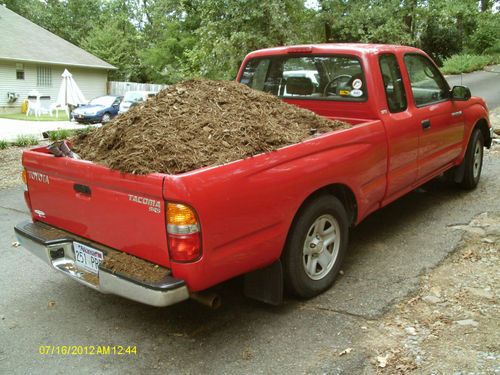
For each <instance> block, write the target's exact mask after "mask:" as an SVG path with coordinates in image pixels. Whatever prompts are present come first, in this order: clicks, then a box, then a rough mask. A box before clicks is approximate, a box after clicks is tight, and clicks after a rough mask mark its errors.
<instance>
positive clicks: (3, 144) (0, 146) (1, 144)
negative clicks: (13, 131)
mask: <svg viewBox="0 0 500 375" xmlns="http://www.w3.org/2000/svg"><path fill="white" fill-rule="evenodd" d="M7 147H9V142H7V141H4V140H3V139H0V150H5V149H6V148H7Z"/></svg>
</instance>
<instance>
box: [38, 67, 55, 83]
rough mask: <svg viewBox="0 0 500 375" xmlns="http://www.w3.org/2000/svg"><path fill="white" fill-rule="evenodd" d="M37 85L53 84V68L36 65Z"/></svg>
mask: <svg viewBox="0 0 500 375" xmlns="http://www.w3.org/2000/svg"><path fill="white" fill-rule="evenodd" d="M36 85H37V86H45V87H51V86H52V68H51V67H50V66H40V65H39V66H37V67H36Z"/></svg>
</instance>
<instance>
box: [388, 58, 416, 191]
mask: <svg viewBox="0 0 500 375" xmlns="http://www.w3.org/2000/svg"><path fill="white" fill-rule="evenodd" d="M379 66H380V72H381V75H382V80H383V84H384V91H385V98H386V101H387V110H386V109H383V110H382V114H381V118H382V120H383V121H384V124H385V128H386V133H387V140H388V147H389V149H388V151H389V152H388V158H389V159H388V166H387V167H388V168H387V169H388V172H387V192H386V198H388V200H393V199H395V198H397V197H398V196H399V195H401V194H403V193H404V192H405V191H404V189H407V188H408V187H409V186H411V185H412V184H413V183H414V182H415V181H416V179H417V170H418V169H417V161H418V135H419V131H420V129H419V125H418V124H417V122H416V121H415V119H414V118H413V115H412V113H411V112H410V111H408V105H407V104H408V103H407V99H406V92H405V87H404V84H403V79H402V76H401V71H400V68H399V63H398V61H397V59H396V56H395V55H394V54H392V53H384V54H381V55H380V56H379Z"/></svg>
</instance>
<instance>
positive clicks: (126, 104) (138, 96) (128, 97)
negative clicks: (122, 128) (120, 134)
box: [118, 91, 156, 113]
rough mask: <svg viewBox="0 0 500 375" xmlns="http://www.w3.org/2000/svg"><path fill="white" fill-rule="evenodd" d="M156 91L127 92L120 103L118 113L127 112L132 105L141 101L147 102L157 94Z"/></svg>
mask: <svg viewBox="0 0 500 375" xmlns="http://www.w3.org/2000/svg"><path fill="white" fill-rule="evenodd" d="M155 95H156V93H155V92H152V91H129V92H126V93H125V96H124V97H123V101H122V103H121V104H120V110H119V112H118V113H125V112H127V111H128V110H129V109H130V107H133V106H134V105H137V104H139V103H142V102H145V101H146V100H148V98H151V97H153V96H155Z"/></svg>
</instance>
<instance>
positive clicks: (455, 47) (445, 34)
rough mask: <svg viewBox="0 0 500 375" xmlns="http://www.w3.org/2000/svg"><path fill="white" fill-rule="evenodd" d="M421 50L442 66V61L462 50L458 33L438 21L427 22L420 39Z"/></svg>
mask: <svg viewBox="0 0 500 375" xmlns="http://www.w3.org/2000/svg"><path fill="white" fill-rule="evenodd" d="M421 48H422V49H423V50H424V51H426V52H427V53H428V54H429V55H430V56H431V57H432V58H433V59H434V61H436V63H437V64H439V65H442V63H443V60H444V59H446V58H448V57H450V56H452V55H454V54H456V53H459V52H460V51H461V50H462V39H461V37H460V32H459V31H458V29H456V28H454V27H450V26H445V25H443V24H442V22H440V21H438V20H429V22H428V24H427V27H426V28H425V31H424V32H423V34H422V37H421Z"/></svg>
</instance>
